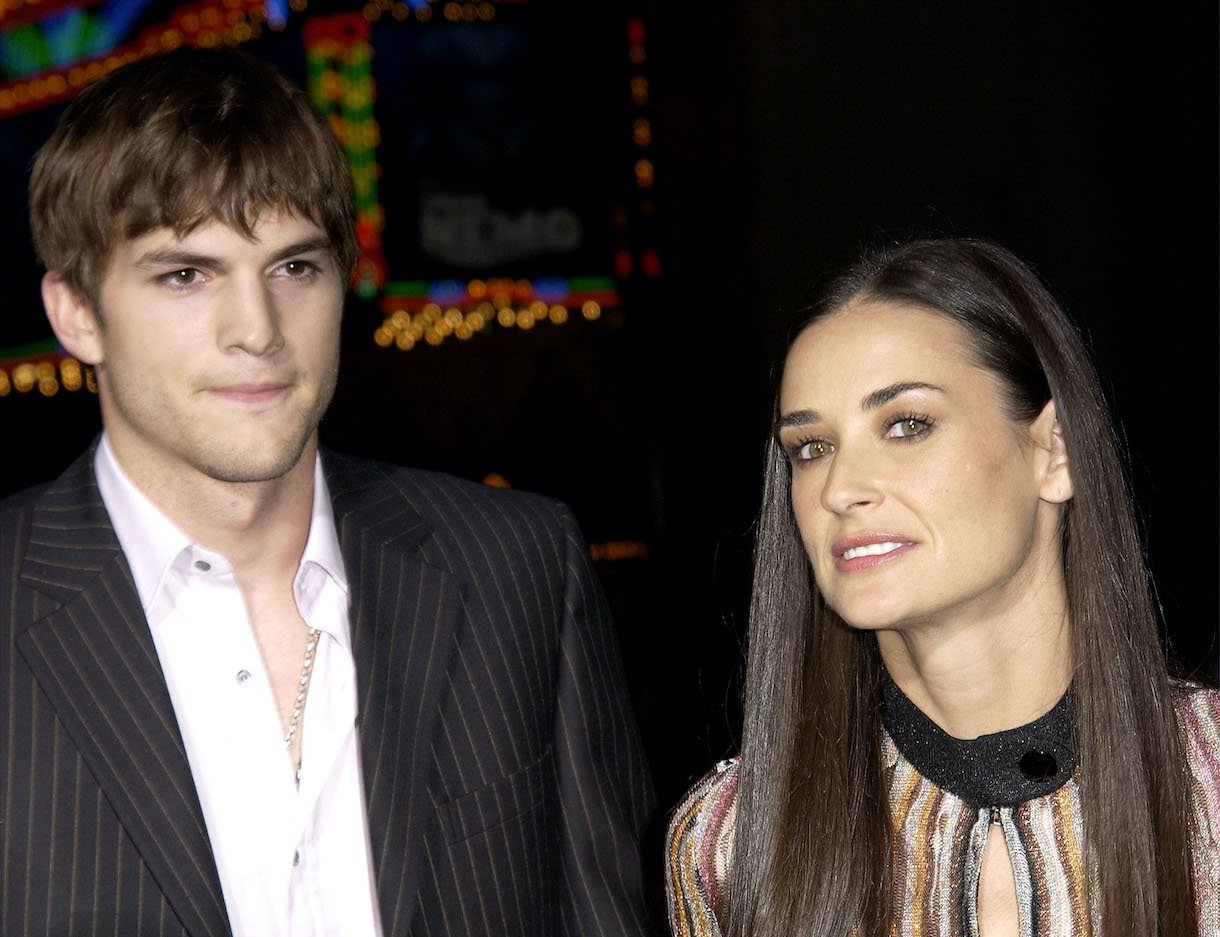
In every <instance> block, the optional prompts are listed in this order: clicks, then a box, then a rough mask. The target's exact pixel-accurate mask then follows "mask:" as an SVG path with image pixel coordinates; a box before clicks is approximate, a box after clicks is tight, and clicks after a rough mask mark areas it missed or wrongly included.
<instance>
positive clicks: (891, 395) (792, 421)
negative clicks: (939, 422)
mask: <svg viewBox="0 0 1220 937" xmlns="http://www.w3.org/2000/svg"><path fill="white" fill-rule="evenodd" d="M912 390H934V391H938V392H940V393H942V394H943V393H944V392H945V389H944V388H943V387H939V386H937V385H936V384H929V383H927V382H926V381H899V382H898V383H897V384H890V385H889V386H887V387H879V388H878V389H877V390H875V391H873V392H872V393H870V394H866V395H865V397H864V399H863V400H861V401H860V409H862V410H876V409H877V408H878V407H884V406H885V405H886V404H887V403H889V402H890V401H891V400H893V399H895V398H896V397H900V396H902V395H903V394H905V393H907V392H908V391H912ZM821 419H822V414H820V413H819V412H818V411H817V410H793V411H792V412H790V413H785V414H783V415H782V416H781V417H780V418H779V419H778V420H776V421H775V432H777V433H778V432H779V431H780V430H781V429H783V428H784V427H785V426H807V425H808V424H810V423H817V422H819V421H820V420H821Z"/></svg>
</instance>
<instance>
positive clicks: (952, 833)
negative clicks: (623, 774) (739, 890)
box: [666, 690, 1220, 937]
mask: <svg viewBox="0 0 1220 937" xmlns="http://www.w3.org/2000/svg"><path fill="white" fill-rule="evenodd" d="M898 692H899V696H901V691H898ZM884 697H885V701H886V719H885V725H886V729H885V731H884V734H883V738H882V757H883V759H884V767H885V779H886V783H887V786H888V789H889V808H890V816H891V818H892V820H893V829H894V853H893V869H892V871H893V875H894V881H895V887H896V888H897V889H898V890H899V893H900V894H901V895H902V896H903V897H902V899H901V901H896V902H895V918H896V919H895V925H894V930H893V933H894V934H896V935H908V934H916V935H923V934H935V935H944V937H959V935H970V937H977V934H978V922H977V910H978V907H977V894H978V882H979V873H980V867H981V862H982V853H983V846H984V844H985V843H986V840H987V833H988V827H989V825H990V824H991V823H1000V824H1001V825H1002V826H1003V830H1004V839H1005V842H1006V843H1007V845H1008V851H1009V856H1010V858H1011V860H1012V867H1013V872H1014V875H1015V877H1016V892H1017V905H1018V908H1017V911H1018V918H1019V922H1020V934H1021V937H1080V935H1090V934H1094V933H1097V932H1098V923H1099V922H1098V921H1097V920H1096V919H1095V917H1094V915H1093V914H1092V913H1091V912H1090V906H1091V905H1093V906H1094V907H1095V904H1096V903H1095V902H1090V900H1089V892H1090V887H1089V885H1088V884H1087V883H1086V882H1085V877H1086V876H1085V873H1084V866H1083V862H1082V859H1081V857H1082V854H1083V848H1082V809H1081V803H1080V788H1079V787H1078V786H1077V782H1076V777H1075V768H1076V762H1075V754H1074V752H1073V751H1072V749H1071V742H1070V732H1067V733H1066V734H1065V728H1067V729H1070V719H1069V717H1068V710H1067V706H1066V703H1065V702H1064V701H1061V702H1060V704H1059V705H1058V706H1057V707H1056V709H1055V710H1052V712H1051V713H1048V714H1047V715H1046V716H1044V717H1042V719H1039V720H1037V721H1036V722H1034V723H1031V724H1030V725H1029V726H1025V727H1022V728H1020V729H1014V730H1010V732H1005V733H998V734H997V735H996V736H986V737H984V739H982V740H976V741H977V742H981V743H983V745H985V746H988V748H989V749H990V750H989V751H982V750H981V749H980V748H978V747H973V748H972V747H971V746H972V743H960V741H959V740H956V739H950V737H949V736H947V735H944V733H940V734H941V736H943V738H939V739H937V738H935V737H933V741H932V742H931V743H930V744H929V743H927V742H926V741H921V742H920V743H919V744H914V745H913V744H912V742H913V741H914V740H915V739H916V737H917V733H927V732H928V728H927V725H924V724H923V722H921V721H920V720H926V721H927V723H928V725H932V726H933V728H935V726H934V724H932V723H931V722H930V720H927V717H926V716H923V714H922V713H919V711H918V710H917V709H915V707H914V705H913V704H912V703H910V701H909V700H906V697H905V696H902V697H901V700H895V698H894V697H893V695H892V691H888V690H887V691H886V692H885V693H884ZM904 701H905V707H909V708H910V710H914V713H915V714H918V715H917V716H915V715H913V714H912V713H911V712H910V711H909V710H905V707H904ZM896 708H897V709H899V710H901V711H900V712H898V713H897V714H896V713H895V709H896ZM1178 720H1179V723H1180V725H1181V727H1182V731H1183V736H1184V740H1185V742H1186V751H1187V758H1188V760H1189V763H1190V764H1189V767H1190V774H1191V777H1192V784H1191V791H1190V793H1191V799H1192V805H1193V809H1194V813H1195V817H1196V821H1197V822H1196V824H1195V831H1194V842H1193V843H1192V848H1193V855H1194V861H1195V882H1196V895H1197V904H1198V913H1199V933H1200V934H1201V935H1220V843H1218V842H1217V841H1218V840H1220V692H1217V691H1215V690H1194V691H1192V692H1189V693H1184V694H1183V695H1182V697H1181V698H1180V701H1179V703H1178ZM936 732H940V730H939V729H936ZM926 737H927V736H925V738H926ZM895 738H897V739H898V740H899V741H897V742H896V741H895ZM946 740H948V741H947V742H946ZM954 743H957V744H960V745H964V746H966V747H965V748H964V749H962V750H961V751H959V752H958V753H957V754H958V755H960V756H961V757H960V758H959V759H957V760H956V762H955V760H954V758H953V753H952V752H946V751H945V748H944V746H946V745H948V746H952V745H953V744H954ZM938 746H940V748H939V749H938ZM1018 750H1020V751H1019V754H1018V755H1017V757H1016V758H1015V759H1014V758H1013V757H1011V754H1012V752H1013V751H1018ZM1031 753H1032V754H1031ZM1001 762H1003V763H1006V764H1008V765H1010V766H1011V765H1013V764H1014V762H1015V768H1013V769H1011V770H1010V771H1009V776H1008V777H1007V778H1003V777H1001V778H1000V780H999V781H998V782H997V781H995V780H990V781H989V780H987V779H985V778H983V777H982V776H981V775H982V772H979V771H973V772H972V771H971V770H970V769H969V767H966V768H965V769H962V766H963V764H965V765H967V766H969V765H971V764H976V765H977V764H979V763H983V764H988V763H991V764H993V765H994V764H999V763H1001ZM917 765H919V766H921V767H923V769H924V770H920V767H917ZM1022 765H1023V766H1024V768H1025V770H1024V771H1022ZM933 766H935V767H933ZM738 768H739V762H738V761H737V759H729V760H727V761H722V762H721V763H720V764H718V765H716V767H715V769H714V770H713V771H711V772H710V773H709V774H708V775H707V776H706V777H704V778H703V779H702V780H701V781H700V782H699V783H698V784H696V785H695V787H694V788H693V789H692V790H691V791H690V792H689V793H688V794H687V796H686V798H685V799H684V800H683V801H682V803H681V804H679V806H678V807H677V809H676V810H675V811H674V814H673V816H672V818H671V820H670V824H669V833H668V837H667V848H666V884H667V892H668V902H669V918H670V926H671V928H672V930H673V933H674V935H675V937H720V935H721V924H722V923H723V921H721V920H720V919H719V918H718V917H717V912H718V911H723V909H724V906H725V901H724V895H725V889H726V883H727V878H728V865H729V861H730V859H731V856H732V852H733V832H734V821H735V817H736V801H737V782H738ZM930 773H932V774H936V775H937V780H933V779H932V778H931V777H929V774H930ZM999 773H1000V774H1003V772H1002V771H1001V772H999ZM938 781H939V782H940V783H937V782H938ZM949 786H952V788H953V790H949V789H947V788H948V787H949ZM1038 788H1041V791H1039V790H1038ZM1031 792H1032V793H1031ZM1025 795H1031V796H1025ZM984 798H986V800H985V799H984ZM987 800H990V801H991V802H987ZM1093 887H1096V886H1095V883H1094V886H1093Z"/></svg>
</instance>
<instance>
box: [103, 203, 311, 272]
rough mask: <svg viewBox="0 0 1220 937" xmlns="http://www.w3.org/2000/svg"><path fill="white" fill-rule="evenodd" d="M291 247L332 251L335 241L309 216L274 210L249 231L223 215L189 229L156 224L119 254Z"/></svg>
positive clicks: (136, 256)
mask: <svg viewBox="0 0 1220 937" xmlns="http://www.w3.org/2000/svg"><path fill="white" fill-rule="evenodd" d="M287 248H296V249H298V250H310V251H320V250H324V251H330V250H331V243H330V239H329V238H328V237H327V235H326V232H325V231H323V229H322V228H321V227H320V226H319V225H318V224H316V223H315V222H313V221H310V220H309V219H308V218H303V217H302V216H300V215H298V214H296V213H291V212H279V211H274V212H264V213H262V214H260V215H259V217H258V218H257V219H256V220H255V221H254V222H253V224H252V225H251V227H250V229H249V230H248V231H247V230H244V229H243V228H242V227H241V226H240V225H236V224H233V223H230V222H229V221H227V220H225V219H223V218H221V217H219V216H212V217H209V218H205V219H204V220H203V221H201V222H199V223H198V224H195V225H193V226H192V227H191V228H189V229H188V230H185V231H178V230H175V229H174V228H172V227H170V226H168V225H166V226H161V227H157V228H153V229H152V230H150V231H146V232H144V233H143V234H139V235H137V236H136V237H134V238H131V239H129V240H124V241H120V242H119V243H118V245H117V246H116V251H115V254H116V256H118V255H122V256H124V257H126V258H127V259H129V260H136V261H138V260H139V258H141V257H145V256H149V255H156V254H169V253H184V254H194V253H201V254H208V255H211V254H216V255H217V256H229V255H234V254H237V255H259V254H262V253H275V252H277V251H282V250H284V249H287Z"/></svg>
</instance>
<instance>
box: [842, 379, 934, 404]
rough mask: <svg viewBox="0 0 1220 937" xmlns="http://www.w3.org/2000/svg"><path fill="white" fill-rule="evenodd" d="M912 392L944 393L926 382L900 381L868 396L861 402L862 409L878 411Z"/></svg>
mask: <svg viewBox="0 0 1220 937" xmlns="http://www.w3.org/2000/svg"><path fill="white" fill-rule="evenodd" d="M911 390H935V391H939V392H940V393H942V394H943V393H944V392H945V389H944V388H943V387H938V386H937V385H935V384H929V383H927V382H925V381H900V382H899V383H897V384H890V385H889V386H888V387H880V388H878V389H877V390H875V391H873V392H872V393H870V394H866V395H865V397H864V399H862V400H861V401H860V409H862V410H876V409H877V408H878V407H884V406H885V405H886V404H887V403H889V402H890V401H891V400H893V399H894V398H895V397H898V396H901V395H902V394H905V393H906V392H907V391H911Z"/></svg>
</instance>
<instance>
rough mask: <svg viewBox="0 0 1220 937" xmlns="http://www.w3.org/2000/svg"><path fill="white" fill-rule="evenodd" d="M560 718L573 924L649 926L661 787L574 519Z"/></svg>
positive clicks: (621, 928) (614, 928) (601, 929)
mask: <svg viewBox="0 0 1220 937" xmlns="http://www.w3.org/2000/svg"><path fill="white" fill-rule="evenodd" d="M563 525H564V533H565V538H566V570H565V589H564V608H563V614H564V619H563V623H562V628H561V631H560V644H561V647H560V658H559V673H558V682H557V697H558V698H557V707H556V720H555V744H554V751H555V754H556V765H557V770H558V780H559V791H560V798H561V812H562V818H563V824H564V827H565V829H564V834H565V835H564V837H563V842H564V846H563V891H564V894H563V906H562V920H563V926H564V931H565V932H566V933H567V934H570V935H572V937H578V935H579V937H586V935H601V937H621V935H633V937H634V935H643V934H645V933H647V932H648V924H647V916H646V911H645V899H644V880H643V874H642V869H641V856H640V839H641V835H642V833H643V830H644V827H645V825H646V824H647V822H648V820H649V819H650V817H651V814H652V811H653V808H654V806H655V804H654V800H655V797H654V793H653V788H652V782H651V776H650V774H649V769H648V765H647V763H646V760H645V756H644V752H643V748H642V745H641V742H640V737H639V732H638V729H637V726H636V721H635V717H634V714H633V712H632V709H631V701H630V698H629V695H628V692H627V687H626V683H625V679H624V676H623V667H622V661H621V659H620V655H619V649H618V645H617V642H616V639H615V634H614V629H613V625H612V622H611V618H610V612H609V609H608V607H607V604H606V599H605V597H604V595H603V593H602V590H601V587H600V584H599V582H598V579H597V577H596V574H595V572H594V570H593V568H592V565H591V563H590V561H589V558H588V551H587V548H586V546H585V543H584V540H583V538H582V537H581V535H580V532H579V530H578V529H577V527H576V524H575V522H574V521H573V519H572V518H571V516H570V515H569V514H568V513H567V512H566V511H565V512H564V514H563Z"/></svg>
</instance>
